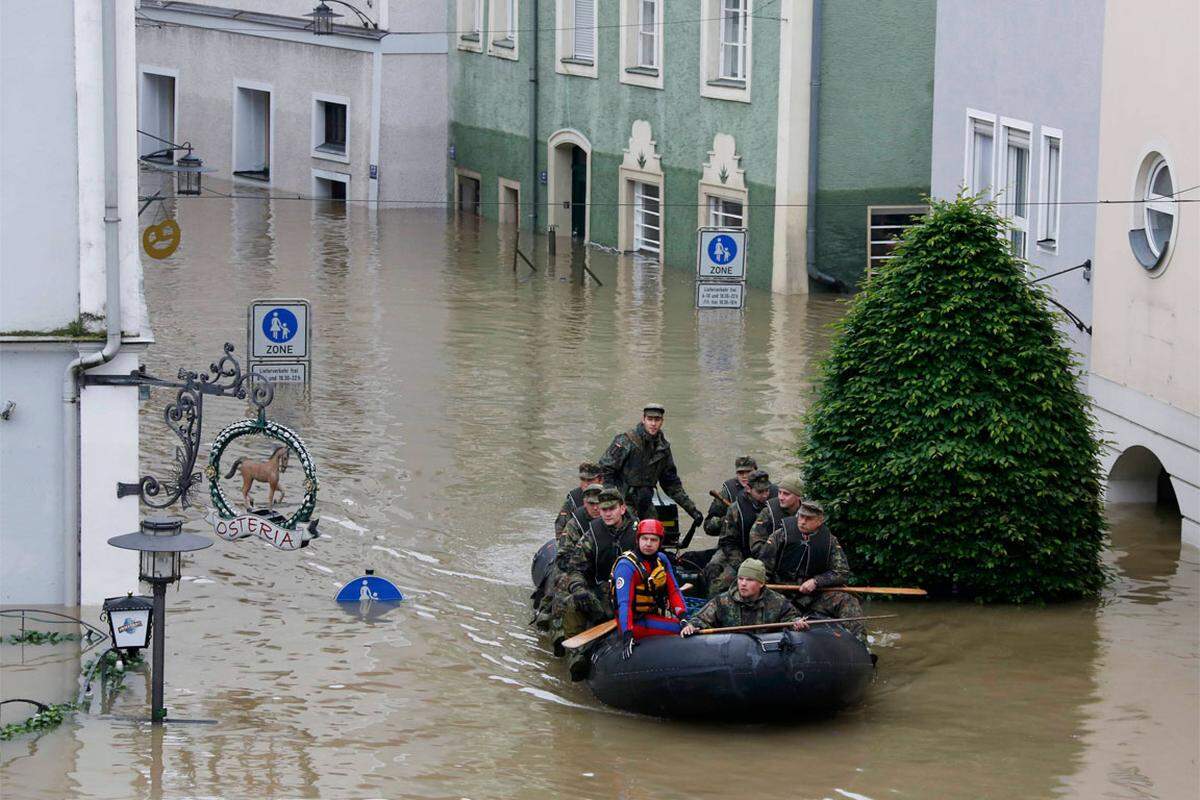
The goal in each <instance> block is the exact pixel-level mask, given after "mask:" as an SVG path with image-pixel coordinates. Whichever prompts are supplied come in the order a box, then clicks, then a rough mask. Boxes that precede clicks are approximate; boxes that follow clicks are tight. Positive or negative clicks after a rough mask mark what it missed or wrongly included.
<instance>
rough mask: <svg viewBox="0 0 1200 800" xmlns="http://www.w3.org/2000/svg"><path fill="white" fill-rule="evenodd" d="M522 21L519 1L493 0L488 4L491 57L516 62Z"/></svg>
mask: <svg viewBox="0 0 1200 800" xmlns="http://www.w3.org/2000/svg"><path fill="white" fill-rule="evenodd" d="M477 1H478V2H482V0H477ZM520 19H521V15H520V8H519V0H492V1H491V2H490V3H488V30H489V31H490V32H491V33H490V39H489V41H488V53H489V54H490V55H493V56H498V57H500V58H508V59H512V60H514V61H515V60H516V59H517V29H518V27H519V25H518V22H519V21H520Z"/></svg>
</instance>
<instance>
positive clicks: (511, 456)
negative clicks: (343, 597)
mask: <svg viewBox="0 0 1200 800" xmlns="http://www.w3.org/2000/svg"><path fill="white" fill-rule="evenodd" d="M213 184H214V185H217V186H220V184H219V183H217V182H213ZM177 213H178V219H179V221H180V224H181V226H182V231H183V243H182V245H181V247H180V249H179V250H178V252H177V253H176V254H175V255H174V256H172V257H171V258H169V259H168V260H166V261H162V262H156V261H152V260H151V259H149V258H145V259H144V263H145V272H146V279H145V285H146V295H147V298H148V302H149V306H150V310H151V315H152V320H153V324H154V331H155V336H156V338H157V344H155V345H154V346H153V347H152V348H151V349H150V350H149V352H148V353H147V354H146V356H145V363H146V365H147V368H148V370H149V371H150V372H151V373H152V374H155V375H159V376H162V377H173V376H174V374H175V372H176V371H177V369H178V368H179V367H180V366H187V367H189V368H192V369H202V368H204V367H206V366H207V365H208V363H209V362H210V361H212V360H214V359H215V358H216V357H217V356H218V355H219V353H220V350H221V346H222V343H223V342H225V341H231V342H233V343H235V345H236V346H237V352H238V353H239V354H243V353H244V352H245V347H246V345H245V332H246V305H247V303H248V302H249V301H250V300H251V299H253V298H256V297H306V298H309V299H310V300H311V301H312V307H313V313H314V325H313V340H314V342H313V350H314V360H313V366H312V371H313V382H312V387H311V390H310V391H309V392H304V391H296V390H287V389H281V390H280V391H279V393H278V395H277V397H276V400H275V402H274V403H273V404H272V405H271V406H270V408H269V409H268V413H269V416H270V417H271V418H272V419H275V420H277V421H279V422H282V423H284V424H286V425H288V426H290V427H292V428H293V429H295V430H296V431H297V432H298V433H300V435H301V436H302V437H303V438H304V439H305V440H306V442H307V444H308V446H309V448H310V449H311V451H312V452H313V454H314V457H315V459H316V462H317V468H318V472H319V477H320V481H321V487H320V498H319V506H318V514H319V516H320V519H321V523H320V525H321V530H322V531H323V533H324V534H325V535H323V536H322V537H321V538H320V539H318V540H317V541H315V542H314V543H313V544H312V545H311V546H310V547H308V548H307V549H305V550H303V551H299V552H281V551H278V550H275V549H273V548H271V547H270V546H269V545H266V544H265V543H263V542H259V541H255V540H252V539H248V540H244V541H241V542H237V543H228V542H224V541H216V542H215V544H214V546H213V547H212V548H210V549H208V550H205V551H202V552H200V553H198V554H195V555H194V556H192V557H189V558H188V559H187V561H186V564H185V567H184V573H185V579H184V580H183V581H182V582H181V583H180V584H179V585H178V586H177V587H174V588H172V589H171V590H170V592H169V594H168V604H169V606H168V607H169V611H168V627H167V648H168V649H167V666H166V676H167V687H166V698H167V699H166V703H167V706H168V707H169V710H170V715H171V717H174V718H185V719H193V720H196V719H199V720H213V721H215V722H214V723H212V724H200V723H171V724H168V725H166V726H164V727H163V728H161V729H159V730H156V729H154V728H153V727H152V726H150V725H149V724H147V723H145V722H139V721H137V719H136V718H138V717H141V718H145V716H146V715H147V714H148V710H147V700H148V694H149V691H148V689H149V683H148V680H147V678H146V677H145V676H144V675H143V674H140V673H134V674H132V675H130V677H129V679H128V680H127V684H128V685H129V686H130V689H129V690H128V691H126V692H124V693H123V694H121V695H119V696H118V697H117V699H116V700H115V702H113V703H112V704H111V706H103V707H101V706H100V705H99V704H97V707H96V708H95V712H96V713H93V714H90V715H89V714H80V715H76V716H75V717H73V718H72V719H71V720H70V721H68V722H67V723H65V724H64V725H62V726H61V727H60V728H58V729H57V730H55V731H53V732H50V733H46V734H43V735H41V736H37V737H34V736H25V737H21V738H18V739H16V740H14V741H11V742H6V743H4V745H3V758H2V761H0V781H2V783H0V793H2V794H3V796H4V797H6V798H8V797H12V798H65V797H87V798H160V797H163V798H184V797H228V798H241V797H253V798H259V797H325V798H348V797H422V798H460V797H467V798H518V797H520V798H525V797H529V798H542V797H588V798H590V797H596V798H628V799H630V800H633V799H634V798H664V797H691V798H700V797H705V798H707V797H714V798H715V797H728V796H738V797H790V798H834V799H835V800H836V799H839V798H850V800H860V799H861V798H870V799H871V800H883V798H931V797H956V798H981V797H1003V798H1032V797H1081V798H1099V797H1104V798H1164V799H1166V798H1172V799H1173V798H1187V797H1194V796H1195V791H1196V789H1197V784H1198V781H1200V777H1198V776H1200V773H1198V767H1197V749H1198V747H1200V730H1198V726H1200V693H1198V674H1200V654H1198V639H1200V610H1198V601H1200V556H1198V553H1197V551H1196V550H1195V549H1193V548H1187V547H1184V548H1181V546H1180V543H1179V533H1178V521H1177V517H1172V516H1171V515H1169V514H1166V513H1158V512H1155V511H1154V510H1153V509H1150V508H1147V507H1137V506H1131V507H1113V508H1110V521H1111V524H1112V530H1111V535H1112V542H1113V546H1112V549H1111V550H1110V551H1109V553H1108V555H1107V558H1108V560H1109V562H1110V563H1111V564H1112V565H1113V567H1114V569H1115V570H1116V573H1117V578H1116V580H1115V581H1114V583H1113V584H1112V585H1111V587H1110V588H1109V589H1108V590H1107V591H1106V592H1105V595H1104V598H1103V601H1102V602H1100V603H1074V604H1068V605H1061V606H1054V607H1049V608H1034V607H1028V608H1013V607H979V606H975V605H968V604H960V603H946V602H915V603H913V602H903V603H900V602H896V603H889V602H882V603H881V602H872V603H869V604H867V613H895V614H898V615H899V616H898V617H897V618H896V619H890V620H885V621H883V622H882V624H877V627H875V628H874V629H873V630H872V636H873V640H874V649H875V652H877V653H878V654H879V669H878V677H877V681H876V683H875V685H874V686H873V687H872V689H871V690H870V692H869V695H868V698H867V701H866V703H865V704H864V705H863V706H861V707H859V708H857V709H854V710H852V711H850V712H848V713H844V714H842V715H840V716H839V717H837V718H835V719H832V720H797V721H796V724H794V725H787V726H780V725H770V726H768V725H762V726H731V725H721V724H719V723H714V724H706V725H700V724H681V723H673V722H666V721H659V720H651V719H646V718H639V717H636V716H631V715H627V714H621V713H614V712H612V711H611V710H607V709H605V708H604V707H602V706H600V705H599V704H598V703H597V702H596V701H595V700H594V699H593V698H592V696H591V694H590V692H589V691H588V689H587V687H586V685H585V684H572V683H570V681H569V679H568V677H567V674H566V671H565V668H564V666H563V664H561V663H560V662H559V661H557V660H556V659H554V658H553V657H552V656H551V654H550V653H549V651H548V649H547V648H546V647H545V646H544V644H543V643H541V642H539V641H538V639H537V638H536V637H535V636H534V635H533V630H532V629H531V628H530V627H528V624H527V623H528V620H529V610H528V595H529V591H530V586H529V580H530V579H529V562H530V557H531V555H532V553H533V552H534V550H535V549H536V548H537V547H538V545H540V544H541V543H542V542H543V541H544V540H545V539H546V538H547V537H548V535H549V534H550V533H551V520H552V518H553V516H554V513H555V511H556V510H557V507H558V505H559V504H560V502H561V500H562V496H563V493H564V492H565V491H566V490H567V489H569V488H571V486H572V484H573V483H574V480H575V478H574V474H575V473H574V470H575V467H576V465H577V464H578V462H579V461H581V460H585V459H586V460H594V459H595V458H597V457H598V456H599V455H600V453H601V452H602V450H603V448H604V447H605V446H606V445H607V444H608V442H609V440H610V439H611V437H612V436H613V435H614V434H616V433H617V432H619V431H621V430H623V429H626V428H628V427H629V426H631V425H632V424H634V423H635V422H636V421H637V419H638V416H639V409H640V408H641V406H642V404H643V403H644V402H645V401H651V400H652V401H658V402H661V403H663V404H665V405H666V407H667V409H668V411H667V417H666V426H665V431H666V433H667V436H668V437H669V438H670V440H671V442H672V444H673V447H674V451H675V454H676V459H677V461H678V464H679V468H680V473H681V475H682V477H683V480H684V484H685V486H686V487H687V489H688V490H689V491H690V492H691V494H692V496H693V497H694V498H697V500H698V502H699V500H700V498H703V497H704V496H705V494H706V492H707V490H708V489H709V488H713V487H715V486H716V485H717V484H718V482H719V481H720V480H722V479H723V478H725V477H727V475H728V474H729V473H730V472H731V467H732V460H733V457H734V456H735V455H737V454H741V453H743V452H750V453H754V454H756V455H757V456H758V458H759V461H760V465H762V466H764V467H765V468H767V469H769V470H771V471H772V472H773V473H776V474H779V473H780V472H782V471H783V470H784V469H785V468H786V467H788V466H789V465H790V464H791V462H792V451H793V450H794V443H795V439H796V436H797V432H798V429H799V425H800V415H801V413H802V412H803V410H804V408H805V406H806V404H807V402H808V398H809V397H810V394H811V390H812V383H813V380H814V367H815V363H816V361H817V359H818V358H819V357H820V356H821V355H822V354H823V353H824V352H825V350H826V349H827V347H828V341H829V331H828V325H829V323H831V322H832V321H834V320H836V319H837V318H838V317H839V316H840V315H841V314H842V313H843V310H844V301H843V300H840V299H837V298H830V297H817V296H814V297H812V298H784V297H775V296H771V295H769V294H767V293H763V292H758V291H751V292H750V293H749V297H748V301H747V305H746V309H745V310H744V311H743V312H706V313H704V314H699V313H697V312H696V311H694V310H693V308H692V304H693V289H692V284H691V280H690V277H689V275H688V274H687V273H686V272H685V271H679V270H668V271H666V272H663V271H662V270H660V269H659V267H658V266H657V265H655V264H648V263H643V262H639V261H637V260H634V259H631V258H628V257H624V256H621V257H618V256H614V255H610V254H606V253H603V252H601V251H598V250H595V249H591V250H587V251H586V252H584V251H576V252H575V253H574V254H572V253H570V252H560V254H559V256H558V259H557V262H556V263H554V264H548V263H547V258H546V254H545V243H544V241H540V242H539V243H538V245H537V246H536V247H535V248H533V249H534V250H535V251H536V252H537V258H536V259H535V261H536V263H537V265H538V271H537V272H532V271H531V270H529V269H527V268H526V267H525V266H524V265H521V266H519V267H518V269H517V271H516V273H515V274H514V272H513V270H512V249H511V248H512V243H513V240H512V233H511V231H509V230H504V229H500V228H498V227H497V226H495V225H493V224H491V223H483V222H479V221H477V220H474V219H467V220H461V221H456V220H454V219H453V218H447V216H446V215H445V214H444V213H443V212H440V211H436V212H432V211H413V210H388V211H383V212H381V213H379V214H378V216H372V215H370V214H369V213H368V212H367V211H366V210H365V209H362V208H357V207H355V208H350V209H349V210H344V209H342V208H340V207H334V206H328V205H320V204H312V203H309V202H299V201H285V200H275V201H271V202H266V201H262V200H248V199H243V200H231V199H224V198H216V197H203V198H199V199H196V200H191V201H188V202H180V203H179V204H178V208H177ZM146 216H147V217H149V216H150V214H149V213H148V214H147V215H146ZM522 242H523V245H524V246H525V248H526V249H528V248H529V245H528V240H527V239H524V238H523V240H522ZM572 257H574V258H575V259H576V263H578V260H579V259H583V258H586V259H587V263H588V265H589V266H590V268H591V270H592V271H593V272H594V273H595V274H596V275H597V277H598V278H599V279H600V281H601V282H602V283H603V286H597V285H594V284H592V283H588V284H586V285H581V284H580V280H579V277H580V273H579V270H578V269H577V268H576V269H572V266H571V261H572ZM169 399H170V395H169V394H168V392H166V391H164V390H156V391H155V392H154V394H153V398H152V399H151V400H149V401H145V402H143V404H142V413H143V418H142V420H143V422H142V437H143V438H142V453H143V468H144V469H143V471H153V472H155V473H156V474H162V473H163V472H164V471H165V468H166V465H167V463H168V462H169V460H170V458H171V456H172V455H173V452H174V441H173V439H172V438H171V435H170V434H169V432H168V431H167V429H166V428H165V427H164V426H163V425H162V422H161V413H162V408H163V406H165V405H166V404H167V402H169ZM246 414H247V408H246V407H245V405H244V404H243V403H240V402H237V401H231V400H211V399H210V400H208V401H206V403H205V419H204V423H205V441H206V442H207V441H211V440H212V438H213V437H214V436H215V435H216V433H217V432H218V431H219V430H220V429H221V428H222V427H223V426H224V425H226V424H228V423H230V422H232V421H234V420H236V419H239V418H241V417H243V416H245V415H246ZM256 448H257V449H256ZM245 452H246V453H250V454H253V453H262V454H263V455H265V453H266V452H269V446H268V445H267V444H266V443H261V444H255V445H254V447H251V448H248V449H247V450H246V451H245ZM206 458H207V451H205V452H204V453H202V455H201V459H200V466H201V467H202V466H203V464H204V463H206ZM302 480H303V476H302V473H301V472H300V470H299V468H298V466H297V465H296V462H295V461H294V460H293V465H292V469H291V470H289V472H288V473H287V474H286V476H285V481H284V483H285V488H287V490H288V493H289V497H288V500H287V501H285V503H284V506H285V508H291V507H294V505H293V503H292V501H293V500H295V499H297V498H298V497H299V495H300V493H301V489H300V484H301V482H302ZM228 483H229V486H230V489H229V490H227V491H230V493H231V494H232V492H233V486H232V484H233V481H229V482H228ZM262 491H263V490H262V489H259V490H258V493H259V494H261V493H262ZM198 499H199V500H201V501H205V500H207V492H206V491H202V492H200V493H199V495H198ZM702 505H706V504H704V503H702ZM205 513H206V509H203V508H193V509H190V510H189V511H188V512H187V516H188V519H189V522H188V526H187V527H188V529H190V530H193V531H195V532H199V533H206V534H207V535H210V536H211V528H210V527H208V526H207V525H206V524H205V523H204V521H203V517H204V514H205ZM698 538H699V539H706V538H707V537H704V536H703V534H701V535H700V536H699V537H698ZM701 544H702V545H704V546H711V545H712V543H711V541H706V542H701ZM848 555H849V557H850V559H851V563H852V564H853V559H854V554H853V552H850V553H849V554H848ZM367 567H370V568H374V569H375V570H376V571H377V573H379V574H381V575H384V576H386V577H388V578H390V579H392V580H393V581H395V583H397V584H398V585H399V586H400V588H401V590H402V591H403V592H404V593H405V595H406V597H407V598H408V599H407V600H406V601H405V602H404V603H402V604H401V605H400V606H399V607H398V608H395V609H394V610H391V611H390V612H388V613H386V614H384V615H383V616H379V617H374V618H367V619H362V618H360V617H359V615H358V613H357V612H358V606H357V605H356V606H354V607H353V609H350V610H343V609H341V608H339V607H338V606H336V605H335V604H334V603H333V602H332V598H333V595H334V593H335V592H336V590H337V588H338V587H339V586H340V585H341V584H342V583H344V582H345V581H347V580H349V579H351V578H353V577H355V576H356V575H359V574H361V572H362V570H363V569H364V568H367ZM84 614H85V615H86V616H87V618H88V619H89V620H92V621H97V620H96V609H85V610H84ZM5 632H10V628H9V626H7V623H6V629H5ZM31 650H32V649H31V648H24V649H22V650H18V649H16V648H12V647H8V646H6V647H5V649H4V659H5V665H6V667H5V672H6V676H7V677H10V678H11V676H13V675H21V674H22V673H23V671H24V672H26V673H29V672H37V673H38V674H47V672H46V671H47V670H50V672H49V673H48V674H51V676H52V677H51V678H48V679H47V685H51V684H52V685H55V686H58V685H66V684H70V685H73V684H72V680H71V679H73V676H74V674H75V673H76V672H77V671H78V668H79V657H78V655H77V653H75V652H72V651H71V650H70V648H67V651H66V652H65V653H64V654H63V655H62V657H61V658H58V659H57V660H55V659H53V658H51V659H50V661H51V662H53V663H56V664H58V665H59V667H58V669H59V670H60V675H59V677H53V675H54V673H53V669H52V668H49V667H47V666H45V665H44V664H43V663H42V662H40V661H37V659H36V658H34V656H37V655H38V654H36V653H32V652H31ZM39 657H40V656H39ZM23 663H24V666H22V664H23ZM61 675H67V676H68V679H66V680H64V679H63V678H62V677H61ZM26 677H28V676H26ZM5 694H6V696H7V694H8V693H7V692H6V693H5ZM55 699H65V696H64V697H61V698H55ZM8 718H9V717H8V715H7V714H6V720H7V719H8Z"/></svg>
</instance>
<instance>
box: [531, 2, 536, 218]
mask: <svg viewBox="0 0 1200 800" xmlns="http://www.w3.org/2000/svg"><path fill="white" fill-rule="evenodd" d="M530 5H531V6H533V25H532V26H530V27H531V29H532V33H533V37H532V38H533V46H532V48H530V60H529V190H530V191H529V197H530V201H531V202H530V206H529V209H530V210H529V220H530V234H531V235H532V236H534V237H536V236H537V229H538V188H537V187H538V168H537V156H538V143H537V124H538V113H537V111H538V74H537V70H538V2H537V0H533V2H532V3H530Z"/></svg>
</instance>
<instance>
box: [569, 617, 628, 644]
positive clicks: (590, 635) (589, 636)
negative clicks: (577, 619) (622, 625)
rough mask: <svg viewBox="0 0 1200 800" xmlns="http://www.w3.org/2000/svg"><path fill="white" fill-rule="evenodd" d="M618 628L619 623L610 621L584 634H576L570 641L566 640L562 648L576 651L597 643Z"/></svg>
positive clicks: (589, 629) (613, 620)
mask: <svg viewBox="0 0 1200 800" xmlns="http://www.w3.org/2000/svg"><path fill="white" fill-rule="evenodd" d="M616 627H617V621H616V620H615V619H610V620H608V621H607V622H601V623H600V624H599V625H596V626H594V627H591V628H588V629H587V630H586V631H584V632H583V633H579V634H576V635H574V636H572V637H571V638H570V639H566V640H564V641H563V643H562V646H563V647H564V648H566V649H567V650H575V649H577V648H579V647H583V646H584V645H585V644H589V643H591V642H594V641H596V640H597V639H599V638H600V637H601V636H603V635H604V634H606V633H608V632H609V631H612V630H614V629H616Z"/></svg>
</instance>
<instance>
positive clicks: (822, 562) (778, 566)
mask: <svg viewBox="0 0 1200 800" xmlns="http://www.w3.org/2000/svg"><path fill="white" fill-rule="evenodd" d="M759 557H760V558H761V559H762V561H763V563H764V564H766V566H767V577H768V579H769V581H770V582H771V583H787V584H793V585H799V586H800V590H799V591H798V592H794V593H790V594H791V595H792V603H793V604H794V605H795V606H796V608H797V609H798V610H800V611H801V612H802V613H805V614H821V615H823V616H827V617H861V616H862V613H863V610H862V606H861V605H860V604H859V602H858V599H857V598H855V597H854V595H851V594H848V593H846V592H837V591H818V590H821V589H825V588H826V587H830V586H845V585H846V583H847V582H849V580H850V562H849V561H848V560H847V559H846V553H845V552H844V551H843V550H842V546H841V545H840V544H838V540H837V537H835V536H834V535H833V534H832V533H831V532H830V530H829V527H828V526H827V525H825V509H824V508H823V507H822V506H821V504H820V503H818V502H817V501H815V500H805V501H803V502H802V503H801V504H800V510H799V511H798V512H797V513H796V516H794V517H788V518H787V519H785V520H784V522H783V525H782V526H780V527H779V529H777V530H776V531H775V532H774V533H772V534H771V535H770V537H769V538H768V539H767V543H766V544H765V545H764V546H763V548H762V550H761V551H760V552H759ZM843 624H844V625H845V627H846V628H847V629H848V630H849V631H850V632H851V633H853V634H854V635H855V636H856V637H858V640H859V641H861V642H862V643H863V644H866V643H867V631H866V628H864V627H863V624H862V623H861V622H847V623H843Z"/></svg>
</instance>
